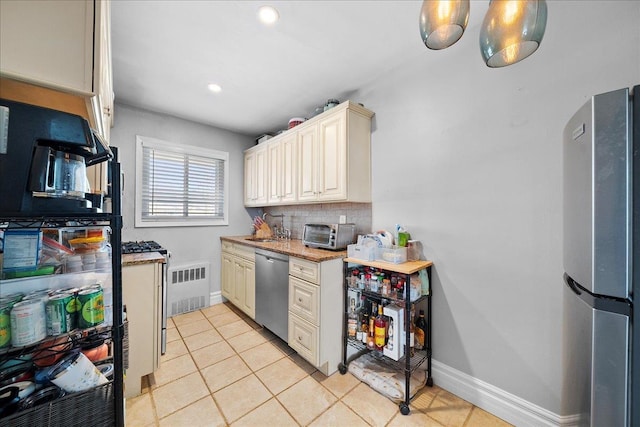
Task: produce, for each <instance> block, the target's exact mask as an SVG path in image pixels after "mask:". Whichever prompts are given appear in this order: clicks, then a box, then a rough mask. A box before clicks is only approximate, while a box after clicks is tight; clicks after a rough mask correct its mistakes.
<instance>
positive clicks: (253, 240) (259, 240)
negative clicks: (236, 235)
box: [245, 237, 276, 242]
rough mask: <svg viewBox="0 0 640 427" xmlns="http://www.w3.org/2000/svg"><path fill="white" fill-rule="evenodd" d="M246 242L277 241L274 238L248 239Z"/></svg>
mask: <svg viewBox="0 0 640 427" xmlns="http://www.w3.org/2000/svg"><path fill="white" fill-rule="evenodd" d="M245 240H250V241H252V242H275V241H276V239H274V238H273V237H246V238H245Z"/></svg>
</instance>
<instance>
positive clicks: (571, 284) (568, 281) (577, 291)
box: [564, 273, 582, 296]
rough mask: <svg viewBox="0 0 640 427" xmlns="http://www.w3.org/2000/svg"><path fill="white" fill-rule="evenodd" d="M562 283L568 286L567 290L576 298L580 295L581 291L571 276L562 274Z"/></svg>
mask: <svg viewBox="0 0 640 427" xmlns="http://www.w3.org/2000/svg"><path fill="white" fill-rule="evenodd" d="M564 282H565V283H566V284H567V286H569V289H571V291H572V292H573V293H574V294H576V295H578V296H579V295H582V291H581V290H580V288H579V287H578V284H577V283H576V281H575V280H573V279H572V278H571V276H569V275H568V274H567V273H564Z"/></svg>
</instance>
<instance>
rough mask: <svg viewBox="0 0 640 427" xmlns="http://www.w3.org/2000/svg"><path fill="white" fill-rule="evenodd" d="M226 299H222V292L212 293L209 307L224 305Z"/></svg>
mask: <svg viewBox="0 0 640 427" xmlns="http://www.w3.org/2000/svg"><path fill="white" fill-rule="evenodd" d="M224 301H225V300H224V298H222V292H221V291H217V292H211V293H210V294H209V305H216V304H222V303H223V302H224Z"/></svg>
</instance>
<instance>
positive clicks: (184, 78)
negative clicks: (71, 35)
mask: <svg viewBox="0 0 640 427" xmlns="http://www.w3.org/2000/svg"><path fill="white" fill-rule="evenodd" d="M471 3H472V7H471V17H470V22H469V27H468V29H467V33H472V35H468V34H467V35H466V38H469V37H476V38H477V34H478V31H477V29H476V30H474V29H473V27H474V26H479V23H480V22H481V21H482V16H483V15H484V10H479V11H478V10H476V9H479V8H480V9H486V8H487V7H488V1H487V2H486V5H485V4H484V3H485V2H471ZM478 3H480V5H478ZM265 4H269V5H272V6H275V7H276V8H277V10H278V11H279V13H280V20H279V21H278V22H277V23H276V24H275V25H273V26H265V25H264V24H262V23H260V22H259V21H258V19H257V10H258V8H259V7H260V6H262V5H265ZM421 4H422V2H421V1H419V0H411V1H362V0H358V1H272V2H263V1H168V0H160V1H154V0H145V1H133V0H128V1H112V2H111V14H112V16H111V31H112V34H111V37H112V56H113V80H114V92H115V96H116V102H121V103H125V104H129V105H133V106H136V107H141V108H144V109H148V110H151V111H156V112H161V113H167V114H170V115H173V116H177V117H181V118H185V119H189V120H193V121H196V122H200V123H205V124H209V125H213V126H216V127H220V128H224V129H229V130H231V131H234V132H239V133H242V134H247V135H251V136H258V135H260V134H263V133H265V132H274V131H277V130H280V129H286V128H287V123H288V121H289V119H290V118H292V117H310V116H311V115H312V114H313V111H314V110H315V108H316V107H317V106H320V105H323V104H324V103H325V102H326V100H327V99H329V98H337V99H339V100H340V101H344V100H346V99H351V96H352V95H353V94H354V92H355V91H357V90H358V89H360V88H362V87H364V86H366V85H370V84H371V83H372V82H374V81H376V79H378V78H380V77H381V76H384V75H385V74H387V73H390V72H393V70H394V69H397V68H398V67H402V66H403V65H406V64H410V63H411V62H412V60H414V59H415V58H416V57H422V56H424V55H432V56H433V60H434V61H435V60H442V58H443V56H442V55H441V52H434V51H429V50H428V49H427V48H426V47H424V45H423V44H422V41H421V40H420V32H419V28H418V18H419V13H420V7H421ZM463 39H465V37H463ZM460 44H461V43H460ZM472 45H473V46H475V51H474V52H473V53H470V54H473V55H477V56H478V60H480V58H479V56H480V55H479V52H478V48H477V42H475V43H466V44H465V46H472ZM465 49H467V47H465ZM451 57H452V56H448V58H451ZM454 57H455V56H454ZM413 62H415V61H413ZM209 83H217V84H219V85H220V86H221V87H222V92H220V93H218V94H215V93H212V92H210V91H209V90H208V89H207V85H208V84H209ZM352 100H353V101H355V102H361V101H360V100H358V99H352Z"/></svg>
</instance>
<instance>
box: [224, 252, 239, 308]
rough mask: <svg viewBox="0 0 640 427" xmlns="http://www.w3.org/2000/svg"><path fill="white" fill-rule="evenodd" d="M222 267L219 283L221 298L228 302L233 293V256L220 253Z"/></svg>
mask: <svg viewBox="0 0 640 427" xmlns="http://www.w3.org/2000/svg"><path fill="white" fill-rule="evenodd" d="M221 258H222V265H221V267H220V270H221V273H220V282H221V288H222V289H221V290H222V296H223V297H225V298H226V299H228V300H230V301H231V300H232V299H233V293H234V290H233V288H234V282H233V281H234V279H235V276H234V271H233V255H231V254H229V253H227V252H222V257H221Z"/></svg>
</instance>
